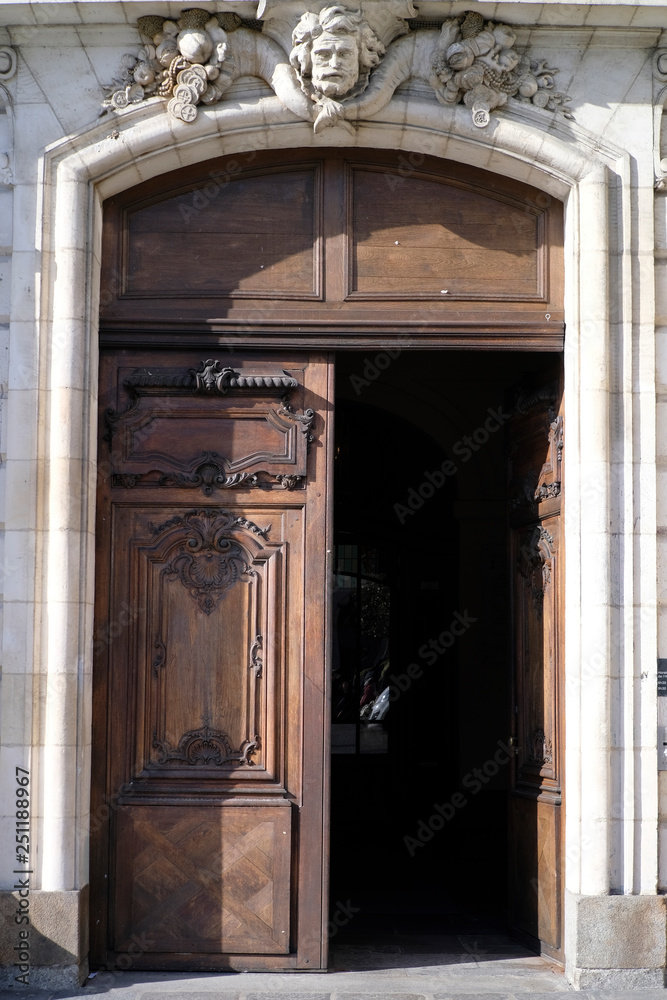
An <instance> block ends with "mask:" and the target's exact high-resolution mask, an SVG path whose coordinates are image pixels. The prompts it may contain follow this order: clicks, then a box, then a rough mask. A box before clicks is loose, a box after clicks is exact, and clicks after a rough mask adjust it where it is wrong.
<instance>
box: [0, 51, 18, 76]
mask: <svg viewBox="0 0 667 1000" xmlns="http://www.w3.org/2000/svg"><path fill="white" fill-rule="evenodd" d="M17 65H18V58H17V55H16V50H15V49H13V48H12V47H11V46H10V45H0V83H6V82H7V80H11V78H12V77H13V76H14V74H15V73H16V67H17Z"/></svg>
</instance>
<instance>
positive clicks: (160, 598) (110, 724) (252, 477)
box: [91, 350, 331, 969]
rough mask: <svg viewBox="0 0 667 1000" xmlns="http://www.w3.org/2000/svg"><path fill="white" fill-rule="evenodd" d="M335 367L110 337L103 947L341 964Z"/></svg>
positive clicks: (100, 726) (98, 798)
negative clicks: (330, 543) (331, 951)
mask: <svg viewBox="0 0 667 1000" xmlns="http://www.w3.org/2000/svg"><path fill="white" fill-rule="evenodd" d="M330 370H331V365H330V364H329V362H328V359H327V358H326V356H310V357H309V358H306V357H304V356H296V355H292V356H287V355H285V356H282V357H280V358H278V357H275V356H274V357H262V358H259V357H257V356H251V355H245V356H240V355H234V356H233V357H232V356H230V355H228V356H227V358H225V356H224V353H223V352H222V351H220V353H219V354H218V355H217V356H216V355H215V353H214V354H213V356H212V357H206V352H204V353H202V352H200V351H199V352H198V351H196V350H195V351H192V350H188V351H178V352H169V353H167V352H164V353H160V352H158V351H155V352H152V353H150V354H149V353H144V354H140V353H138V352H133V351H129V350H126V351H123V350H117V351H111V350H110V351H108V352H106V353H104V354H103V357H102V360H101V382H100V413H101V420H100V425H101V429H100V435H101V440H100V447H99V473H100V477H99V478H100V481H99V500H98V551H97V573H98V576H97V580H98V588H97V598H96V624H95V653H96V664H95V705H94V740H95V765H94V774H93V820H92V831H93V845H92V857H93V870H92V873H91V884H92V891H93V902H92V910H93V914H94V916H93V942H92V957H93V961H94V962H95V963H98V964H103V965H110V966H111V967H118V968H138V969H140V968H150V969H160V968H162V969H177V968H184V969H186V968H187V969H197V968H199V969H224V968H230V969H233V968H243V969H249V968H255V969H271V968H306V969H310V968H321V967H323V965H324V966H325V965H326V954H325V952H324V950H323V945H322V933H321V928H322V912H323V904H324V902H325V900H324V899H323V895H324V894H323V828H324V825H323V824H324V816H323V800H324V799H323V795H322V783H323V767H324V759H323V748H324V745H325V744H324V740H323V735H322V726H323V719H324V718H325V714H324V704H323V700H324V689H325V685H324V655H325V654H324V650H325V645H324V627H325V615H324V614H323V609H324V608H325V606H326V597H325V579H326V578H325V551H326V544H325V543H326V533H327V530H328V528H327V514H326V511H327V493H328V490H327V455H328V437H327V425H328V423H329V421H328V410H329V399H330V398H331V388H330Z"/></svg>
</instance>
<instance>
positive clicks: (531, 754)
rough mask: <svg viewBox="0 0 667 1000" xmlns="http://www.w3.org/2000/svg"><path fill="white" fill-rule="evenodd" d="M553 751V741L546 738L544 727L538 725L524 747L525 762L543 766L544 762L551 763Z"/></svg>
mask: <svg viewBox="0 0 667 1000" xmlns="http://www.w3.org/2000/svg"><path fill="white" fill-rule="evenodd" d="M553 759H554V751H553V743H552V742H551V740H548V739H547V738H546V735H545V732H544V729H542V727H541V726H538V727H537V728H536V729H535V730H534V732H533V735H532V737H531V739H530V740H529V741H528V746H527V748H526V763H527V764H536V765H537V766H538V767H544V765H545V764H553Z"/></svg>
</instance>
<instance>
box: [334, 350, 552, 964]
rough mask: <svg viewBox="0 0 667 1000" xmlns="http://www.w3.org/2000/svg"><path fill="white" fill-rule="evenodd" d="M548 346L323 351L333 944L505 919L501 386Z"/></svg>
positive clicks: (509, 417) (509, 613)
mask: <svg viewBox="0 0 667 1000" xmlns="http://www.w3.org/2000/svg"><path fill="white" fill-rule="evenodd" d="M559 364H560V362H559V359H558V356H554V355H548V354H547V355H545V354H544V353H542V354H537V353H523V352H512V353H510V352H494V353H482V352H474V353H473V352H440V353H426V352H409V351H403V352H397V351H394V352H391V353H385V352H378V353H377V354H370V355H369V354H364V355H362V354H357V353H351V352H345V353H341V354H339V355H338V357H337V382H336V436H335V440H336V444H335V456H336V457H335V474H334V498H335V513H334V541H335V551H334V590H333V622H334V628H333V658H332V718H331V721H332V747H331V749H332V758H331V815H332V819H331V896H330V899H331V913H330V916H331V923H330V932H331V933H332V934H333V935H334V936H335V938H336V940H335V941H334V942H332V944H333V948H334V952H335V949H336V946H337V945H340V944H341V943H343V944H346V943H354V942H355V941H362V940H365V941H366V942H367V941H368V940H369V939H370V940H372V939H373V936H374V935H375V936H377V938H380V937H384V939H385V940H386V939H387V935H392V936H393V940H397V937H396V936H397V935H398V936H399V938H400V936H401V935H408V936H409V935H411V934H413V935H414V934H426V933H428V934H429V935H434V934H438V933H440V934H447V933H476V932H477V933H484V932H505V931H508V930H510V929H511V927H512V926H516V925H517V924H518V925H519V926H520V924H521V921H520V920H518V921H517V919H516V910H517V906H516V900H515V899H513V898H512V897H513V893H514V894H515V895H516V893H515V887H514V886H513V885H512V878H513V877H514V876H513V873H512V871H511V869H512V865H513V864H514V867H516V841H517V831H516V825H514V826H513V825H512V815H514V814H513V813H512V803H511V801H510V798H511V796H510V793H511V792H516V775H517V770H518V768H517V762H516V759H515V747H516V745H517V739H516V735H515V736H514V737H512V734H513V733H514V734H516V732H517V722H516V719H515V718H513V714H515V713H516V707H515V704H514V702H515V701H516V700H518V696H517V694H516V678H515V677H514V671H515V664H516V656H515V651H514V644H515V642H516V634H515V633H516V624H513V622H515V619H514V611H515V609H514V608H513V597H512V571H511V563H512V560H514V561H516V557H515V555H513V554H512V553H513V552H514V549H513V548H512V545H511V541H510V536H511V530H510V520H511V510H510V507H511V503H510V494H511V492H512V488H513V487H512V469H511V462H512V456H511V455H510V436H509V433H508V431H509V427H510V425H511V424H512V421H513V420H514V419H515V417H516V408H517V400H523V402H524V403H526V401H527V400H529V397H530V394H531V392H532V393H533V395H534V394H535V393H534V390H535V387H538V392H537V396H539V395H540V393H542V396H544V391H543V388H540V387H544V386H546V385H548V384H549V380H553V378H554V372H555V373H556V378H557V377H558V371H559ZM522 405H523V404H522V403H521V402H519V404H518V406H519V409H520V410H521V409H522ZM523 411H525V406H524V407H523V410H522V412H523ZM545 412H549V411H545ZM546 419H547V428H546V429H547V432H548V429H549V427H548V420H549V419H550V418H548V417H547V418H546ZM545 440H546V438H545ZM515 464H516V462H515ZM538 472H539V469H538ZM531 489H532V486H531ZM531 530H532V528H531ZM524 548H526V546H525V545H524ZM522 551H523V550H522ZM526 551H527V550H526ZM531 572H532V571H531ZM540 614H541V610H540ZM540 620H541V619H540ZM534 709H535V706H534V705H533V706H532V707H531V709H530V710H531V711H534ZM538 763H539V761H538V758H537V756H535V757H534V760H533V764H534V766H535V767H537V765H538ZM542 763H544V761H543V762H542ZM541 766H542V765H541V764H540V767H541ZM511 814H512V815H511ZM525 815H526V816H528V814H525ZM521 822H522V823H523V825H524V829H523V832H522V834H521V843H522V847H521V851H522V852H523V854H524V855H529V854H531V853H534V855H535V857H530V858H527V857H524V863H525V864H526V865H527V867H528V869H530V868H531V866H533V868H534V871H535V877H534V885H535V886H536V887H537V888H536V889H535V894H536V895H537V894H538V892H543V889H542V886H541V884H540V885H538V868H539V861H538V858H537V853H538V850H539V846H538V837H537V833H536V831H533V830H529V829H526V828H527V827H529V826H531V825H537V822H538V819H537V817H536V814H532V815H531V816H529V817H528V818H524V819H522V820H521ZM513 851H514V853H513ZM512 859H513V860H512ZM525 875H526V872H525V871H524V872H523V873H522V877H524V878H525ZM543 881H544V880H543ZM528 882H530V879H528ZM554 892H555V893H557V889H556V888H554ZM531 905H532V904H531V903H530V901H529V904H528V908H529V909H530V906H531ZM512 910H514V911H515V912H514V914H512V915H510V911H512ZM531 912H532V911H531ZM535 914H537V904H535ZM532 919H533V917H532V916H531V917H529V919H528V924H527V925H526V926H527V927H528V931H529V933H528V941H529V943H530V937H531V934H530V926H531V925H530V920H532ZM525 923H526V922H525V921H524V924H525ZM538 923H539V920H538V918H537V916H535V919H534V924H535V930H536V933H535V934H534V938H535V941H534V944H535V945H536V946H537V938H538V936H541V935H538V933H537V931H539V928H538Z"/></svg>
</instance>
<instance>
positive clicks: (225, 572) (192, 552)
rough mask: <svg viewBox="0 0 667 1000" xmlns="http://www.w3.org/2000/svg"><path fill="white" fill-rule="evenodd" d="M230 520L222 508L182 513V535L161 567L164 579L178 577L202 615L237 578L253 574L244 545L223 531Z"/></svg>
mask: <svg viewBox="0 0 667 1000" xmlns="http://www.w3.org/2000/svg"><path fill="white" fill-rule="evenodd" d="M230 520H231V515H230V514H228V513H227V512H225V511H216V510H199V511H190V512H189V513H187V514H185V515H184V516H183V517H182V518H181V525H180V526H181V527H182V528H183V530H184V532H185V537H184V538H183V541H182V542H181V543H180V545H179V546H178V550H177V553H176V555H175V556H174V558H173V559H172V560H171V562H170V563H169V565H168V566H167V567H166V569H165V570H164V573H165V575H166V577H167V579H170V580H179V581H180V583H181V584H182V585H183V586H184V587H185V589H186V590H187V591H188V592H189V593H190V595H191V597H192V598H193V600H194V601H195V603H196V604H197V606H198V607H199V608H200V609H201V610H202V611H203V612H204V614H206V615H210V614H211V612H212V611H213V610H214V609H215V608H216V607H217V605H218V603H219V602H220V600H221V599H222V598H223V597H224V595H225V593H226V591H228V590H229V589H230V588H231V587H233V586H234V584H235V583H237V581H238V580H240V579H241V578H242V577H249V576H252V575H253V574H254V570H252V569H251V568H250V566H249V565H248V554H247V553H246V551H245V549H243V548H242V547H241V546H240V545H239V543H238V542H237V541H236V540H235V539H234V538H231V537H229V535H228V534H227V531H228V529H229V527H230ZM172 523H173V522H172Z"/></svg>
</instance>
